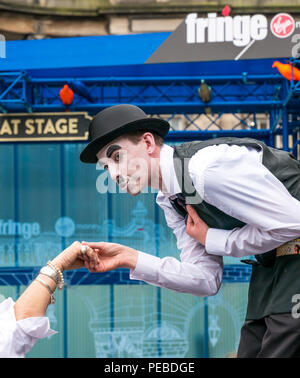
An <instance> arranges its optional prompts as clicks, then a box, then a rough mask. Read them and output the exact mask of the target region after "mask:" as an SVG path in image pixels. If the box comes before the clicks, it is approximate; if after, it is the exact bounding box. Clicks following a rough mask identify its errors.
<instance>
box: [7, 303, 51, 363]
mask: <svg viewBox="0 0 300 378" xmlns="http://www.w3.org/2000/svg"><path fill="white" fill-rule="evenodd" d="M14 304H15V302H14V301H13V300H12V298H7V299H6V300H4V301H3V302H2V303H0V357H1V358H24V357H26V353H28V352H29V351H30V350H31V348H32V347H33V346H34V345H35V343H36V342H37V340H38V339H41V338H44V337H47V336H51V335H53V334H55V333H57V332H56V331H53V330H51V329H50V322H49V319H48V318H47V317H33V318H27V319H22V320H18V321H17V320H16V317H15V311H14Z"/></svg>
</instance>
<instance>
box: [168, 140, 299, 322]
mask: <svg viewBox="0 0 300 378" xmlns="http://www.w3.org/2000/svg"><path fill="white" fill-rule="evenodd" d="M218 144H228V145H239V146H247V147H254V148H256V149H259V150H261V149H262V151H263V160H262V163H263V164H264V165H265V167H266V168H268V169H269V171H270V172H271V173H272V174H273V175H274V176H275V177H277V178H278V179H279V180H280V181H281V182H282V183H283V185H284V186H285V187H286V188H287V190H288V191H289V192H290V194H291V195H292V196H293V197H295V198H296V199H298V200H300V163H299V162H298V161H297V160H296V159H295V158H294V157H293V156H292V155H291V154H289V153H288V152H285V151H281V150H277V149H274V148H271V147H268V146H266V145H265V144H264V143H262V142H260V141H258V140H254V139H250V138H216V139H211V140H207V141H203V142H200V141H195V142H191V143H184V144H182V145H181V146H176V147H175V151H174V166H175V172H176V176H177V179H178V182H179V184H180V186H181V188H182V194H183V195H184V196H185V198H186V202H187V203H190V204H191V205H192V206H193V207H194V208H195V210H196V211H197V213H198V214H199V216H200V217H201V219H203V220H204V221H205V222H206V223H207V224H208V226H209V227H213V228H218V229H225V230H231V229H233V228H235V227H243V226H244V225H245V223H243V222H242V221H240V220H239V219H235V218H233V217H231V216H229V215H228V214H225V213H224V212H223V211H221V210H220V209H218V208H216V207H214V206H212V205H210V204H209V203H207V202H205V201H203V200H202V199H201V198H200V197H199V194H198V193H197V192H196V191H195V188H194V186H193V184H192V180H191V178H190V176H189V174H188V169H187V167H188V163H189V158H191V157H192V156H193V155H194V154H195V153H196V152H197V151H199V150H200V149H202V148H205V147H208V146H212V145H218ZM228 174H229V175H230V172H228ZM173 206H175V205H174V204H173ZM175 210H176V211H177V212H179V213H181V214H182V215H185V214H183V213H182V209H181V208H176V206H175ZM299 218H300V214H299ZM299 236H300V230H299ZM252 253H253V251H249V255H251V254H252ZM256 260H257V261H254V264H253V266H252V274H251V280H250V285H249V293H248V308H247V315H246V318H247V319H259V318H262V317H264V316H267V315H270V314H278V313H286V312H290V311H291V308H292V306H293V303H292V296H293V295H294V294H298V293H300V255H289V256H281V257H278V258H276V251H275V250H273V251H269V252H266V253H264V254H261V255H256Z"/></svg>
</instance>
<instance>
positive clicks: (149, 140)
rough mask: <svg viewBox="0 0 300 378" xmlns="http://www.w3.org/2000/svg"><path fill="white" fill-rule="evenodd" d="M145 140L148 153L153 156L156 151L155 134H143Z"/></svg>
mask: <svg viewBox="0 0 300 378" xmlns="http://www.w3.org/2000/svg"><path fill="white" fill-rule="evenodd" d="M143 140H144V142H145V143H146V147H147V151H148V153H149V154H150V155H151V154H153V153H154V152H155V150H156V144H155V139H154V136H153V134H151V133H149V132H146V133H145V134H143Z"/></svg>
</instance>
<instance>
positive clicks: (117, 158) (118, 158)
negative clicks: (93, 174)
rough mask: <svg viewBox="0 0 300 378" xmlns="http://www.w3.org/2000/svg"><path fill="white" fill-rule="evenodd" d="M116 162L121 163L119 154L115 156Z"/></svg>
mask: <svg viewBox="0 0 300 378" xmlns="http://www.w3.org/2000/svg"><path fill="white" fill-rule="evenodd" d="M114 160H115V161H120V154H119V153H116V154H115V159H114Z"/></svg>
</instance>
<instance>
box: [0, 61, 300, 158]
mask: <svg viewBox="0 0 300 378" xmlns="http://www.w3.org/2000/svg"><path fill="white" fill-rule="evenodd" d="M295 63H297V61H293V62H292V64H295ZM201 82H202V83H203V82H204V83H205V84H207V85H208V87H209V88H210V90H211V100H210V101H209V102H204V101H202V99H201V98H200V96H199V88H200V84H201ZM65 84H68V85H69V86H70V87H71V88H72V89H73V90H74V93H75V95H74V100H73V102H72V104H71V105H70V106H69V107H68V110H69V111H87V112H88V113H89V114H91V115H93V114H95V113H97V112H98V111H100V110H101V109H103V108H104V107H107V106H112V105H115V104H119V103H130V104H135V105H137V106H140V107H141V108H143V109H144V111H145V112H146V113H148V114H149V115H150V116H151V115H156V114H159V115H161V116H164V117H166V118H168V119H169V120H172V119H174V117H175V116H178V115H182V116H183V117H184V118H185V119H186V122H185V126H184V127H183V128H181V131H180V132H178V131H175V130H174V132H173V133H172V132H170V133H169V136H168V137H169V138H171V139H174V138H175V139H179V140H187V139H194V138H197V139H207V138H209V137H217V136H220V135H224V133H225V134H226V135H227V134H228V135H241V136H251V137H253V138H260V139H263V140H265V141H266V143H268V144H270V145H274V143H275V142H274V137H275V136H276V135H279V136H281V138H282V147H283V148H284V149H285V150H288V149H290V150H292V151H295V149H296V147H297V146H298V144H299V140H298V131H299V124H300V122H299V117H300V110H299V101H300V100H299V96H300V85H299V82H294V81H293V80H291V82H289V81H288V80H286V79H285V78H283V77H282V76H281V75H279V74H268V75H250V74H247V72H243V73H242V74H240V75H214V76H213V75H209V76H205V75H204V76H162V77H160V76H146V77H132V76H130V77H123V76H120V77H118V76H114V77H84V76H83V77H63V78H61V77H60V78H53V77H42V78H41V77H38V78H37V77H31V76H30V75H28V74H27V72H26V71H17V72H1V73H0V110H1V112H2V113H15V112H29V113H30V112H59V111H64V110H66V106H64V105H63V104H62V102H61V100H60V98H59V91H60V89H61V88H62V87H63V86H64V85H65ZM228 113H230V114H232V115H233V117H235V119H236V123H235V124H233V125H232V126H231V127H230V129H228V127H226V128H224V127H223V126H220V122H219V121H220V119H221V117H222V116H223V114H228ZM259 114H260V115H261V114H263V115H264V116H265V118H266V119H267V120H268V125H267V127H264V128H261V127H260V125H258V123H257V116H258V115H259ZM201 115H205V117H206V118H207V119H208V120H209V122H208V125H207V126H206V127H205V128H202V127H201V126H199V124H198V122H197V120H198V119H199V117H200V116H201ZM171 124H172V122H171ZM191 126H192V127H191ZM290 136H291V137H292V140H293V143H292V146H291V145H290V141H289V137H290Z"/></svg>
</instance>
